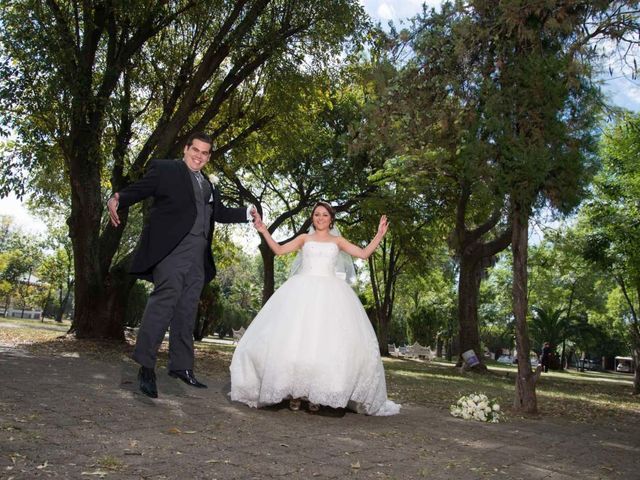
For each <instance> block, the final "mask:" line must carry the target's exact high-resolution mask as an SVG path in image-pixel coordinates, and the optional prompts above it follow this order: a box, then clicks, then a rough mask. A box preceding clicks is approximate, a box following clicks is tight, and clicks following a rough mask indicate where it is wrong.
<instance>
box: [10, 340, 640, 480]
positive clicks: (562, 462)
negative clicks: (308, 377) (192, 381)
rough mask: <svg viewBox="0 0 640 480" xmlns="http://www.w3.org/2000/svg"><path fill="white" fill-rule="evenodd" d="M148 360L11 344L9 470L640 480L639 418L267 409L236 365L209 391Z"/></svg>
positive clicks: (78, 474)
mask: <svg viewBox="0 0 640 480" xmlns="http://www.w3.org/2000/svg"><path fill="white" fill-rule="evenodd" d="M136 372H137V367H136V365H135V364H134V363H133V362H132V361H130V360H128V359H126V358H125V357H124V356H123V357H122V358H121V359H112V360H109V359H107V360H96V359H93V358H85V357H83V356H82V355H80V354H70V355H68V356H43V355H34V354H31V353H27V352H26V351H25V350H21V349H16V348H10V347H5V348H0V478H2V479H10V478H14V479H32V478H64V479H76V478H77V479H82V478H84V479H91V478H100V477H103V478H109V479H139V478H150V479H151V478H152V479H180V480H188V479H232V478H237V479H254V478H255V479H269V478H287V479H290V478H292V479H298V478H299V479H308V478H336V479H340V478H351V477H353V478H361V479H392V478H393V479H421V478H428V479H456V480H463V479H482V478H504V479H520V478H521V479H567V480H568V479H574V478H579V479H600V478H612V479H614V478H615V479H633V478H640V475H639V474H638V472H640V433H639V431H640V430H639V424H638V421H637V419H638V417H633V418H632V419H630V422H626V423H624V424H620V425H608V426H602V425H601V426H596V425H590V424H584V423H583V424H576V423H570V422H566V421H563V420H557V419H556V420H550V419H510V420H509V421H507V422H505V423H500V424H481V423H478V422H470V421H463V420H459V419H455V418H453V417H451V416H450V415H449V414H448V412H447V411H446V410H444V409H442V410H430V409H427V408H425V407H421V406H416V405H404V406H403V410H402V412H401V414H400V415H398V416H396V417H388V418H375V417H366V416H362V415H356V414H352V413H346V414H345V415H344V416H341V417H335V416H333V417H329V416H323V415H311V414H308V413H306V412H302V411H300V412H292V411H289V410H288V409H286V408H279V409H278V408H274V409H268V410H254V409H250V408H248V407H245V406H243V405H238V404H233V403H231V402H230V401H229V400H228V399H227V395H226V394H227V392H228V391H229V377H228V374H227V372H224V371H220V372H212V374H210V375H205V374H203V373H204V372H200V375H199V377H201V379H202V380H206V381H207V382H208V384H209V389H207V390H196V389H191V388H189V387H187V386H186V385H184V384H182V383H180V382H178V381H177V380H174V379H171V378H169V377H168V376H167V375H166V371H165V370H164V369H160V370H159V371H158V387H159V390H160V398H159V399H158V400H156V401H153V400H151V399H148V398H146V397H144V396H142V395H140V394H138V393H137V382H136V378H135V377H136Z"/></svg>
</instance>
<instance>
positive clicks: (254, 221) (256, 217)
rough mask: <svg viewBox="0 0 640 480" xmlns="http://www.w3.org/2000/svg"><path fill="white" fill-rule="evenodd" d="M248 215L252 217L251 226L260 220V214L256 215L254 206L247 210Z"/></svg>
mask: <svg viewBox="0 0 640 480" xmlns="http://www.w3.org/2000/svg"><path fill="white" fill-rule="evenodd" d="M249 215H251V216H252V217H253V225H254V226H255V225H256V222H257V221H258V220H261V219H260V214H259V213H258V210H256V207H255V205H251V209H250V210H249Z"/></svg>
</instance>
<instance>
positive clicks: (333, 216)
mask: <svg viewBox="0 0 640 480" xmlns="http://www.w3.org/2000/svg"><path fill="white" fill-rule="evenodd" d="M318 207H324V208H325V209H326V210H327V212H329V215H331V225H329V228H333V224H334V222H335V221H336V211H335V210H334V208H333V207H332V206H331V205H329V204H328V203H327V202H323V201H322V200H320V201H319V202H317V203H316V204H315V205H314V206H313V210H311V225H313V214H314V213H316V209H317V208H318Z"/></svg>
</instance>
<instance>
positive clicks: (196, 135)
mask: <svg viewBox="0 0 640 480" xmlns="http://www.w3.org/2000/svg"><path fill="white" fill-rule="evenodd" d="M194 140H200V141H201V142H204V143H208V144H209V145H211V147H212V148H213V139H212V138H211V137H210V136H209V135H207V134H206V133H204V132H195V133H192V134H191V135H189V138H187V147H190V146H191V145H193V141H194Z"/></svg>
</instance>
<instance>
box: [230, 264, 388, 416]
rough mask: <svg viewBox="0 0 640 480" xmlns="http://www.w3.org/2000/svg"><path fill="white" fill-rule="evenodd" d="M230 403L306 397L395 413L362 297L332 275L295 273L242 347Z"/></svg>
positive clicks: (234, 366)
mask: <svg viewBox="0 0 640 480" xmlns="http://www.w3.org/2000/svg"><path fill="white" fill-rule="evenodd" d="M230 370H231V393H230V396H231V399H232V400H234V401H238V402H242V403H245V404H247V405H249V406H251V407H262V406H266V405H273V404H277V403H280V402H281V401H282V400H284V399H287V398H306V399H308V400H309V401H310V402H312V403H316V404H319V405H325V406H330V407H334V408H344V407H346V408H350V409H352V410H354V411H356V412H359V413H365V414H368V415H380V416H384V415H395V414H397V413H398V412H399V411H400V405H398V404H396V403H394V402H392V401H390V400H388V399H387V388H386V382H385V377H384V369H383V366H382V361H381V359H380V352H379V349H378V341H377V338H376V335H375V332H374V330H373V328H372V326H371V323H370V321H369V318H368V317H367V314H366V312H365V311H364V308H363V307H362V304H361V303H360V300H359V299H358V297H357V296H356V294H355V293H354V291H353V290H352V289H351V287H349V285H348V284H347V283H346V282H344V280H342V279H340V278H337V277H334V276H312V275H294V276H293V277H291V278H290V279H289V280H287V281H286V282H285V283H284V284H283V285H282V286H281V287H280V288H279V289H278V290H277V291H276V292H275V293H274V294H273V296H272V297H271V298H270V299H269V301H268V302H267V303H266V304H265V306H264V307H263V308H262V310H261V311H260V312H259V313H258V315H257V316H256V318H255V319H254V320H253V322H252V323H251V325H250V326H249V328H248V329H247V331H246V332H245V334H244V335H243V337H242V338H241V339H240V341H239V342H238V345H237V348H236V350H235V353H234V355H233V360H232V362H231V367H230Z"/></svg>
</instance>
